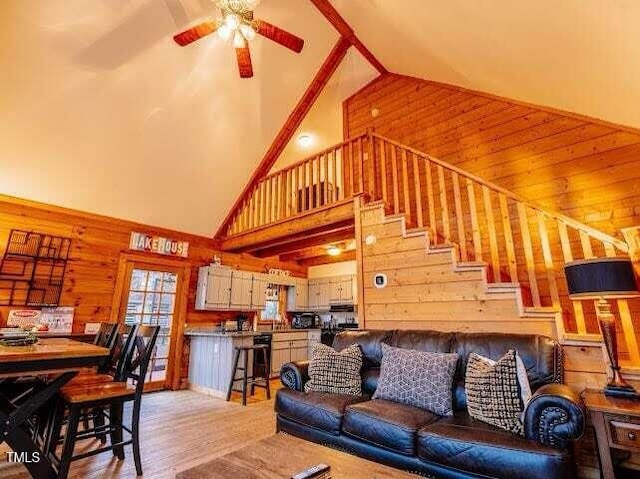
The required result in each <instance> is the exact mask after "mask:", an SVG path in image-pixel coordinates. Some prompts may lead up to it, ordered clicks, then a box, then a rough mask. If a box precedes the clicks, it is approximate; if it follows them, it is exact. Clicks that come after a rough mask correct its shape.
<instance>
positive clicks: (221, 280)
mask: <svg viewBox="0 0 640 479" xmlns="http://www.w3.org/2000/svg"><path fill="white" fill-rule="evenodd" d="M231 274H232V270H231V268H225V267H222V266H219V267H208V266H204V267H202V268H200V270H199V271H198V290H197V294H196V309H228V308H229V305H230V303H231Z"/></svg>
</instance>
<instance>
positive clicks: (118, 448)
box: [52, 325, 160, 479]
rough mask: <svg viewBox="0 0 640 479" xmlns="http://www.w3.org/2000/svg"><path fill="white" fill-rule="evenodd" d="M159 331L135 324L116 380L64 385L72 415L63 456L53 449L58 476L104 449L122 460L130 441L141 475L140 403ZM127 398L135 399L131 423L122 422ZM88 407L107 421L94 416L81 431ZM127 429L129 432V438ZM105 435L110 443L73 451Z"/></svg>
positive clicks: (63, 394)
mask: <svg viewBox="0 0 640 479" xmlns="http://www.w3.org/2000/svg"><path fill="white" fill-rule="evenodd" d="M159 331H160V327H159V326H146V325H137V326H133V328H132V330H131V332H130V334H129V335H128V338H127V339H126V341H125V342H124V349H123V357H124V360H123V361H122V370H121V371H120V372H116V379H117V380H114V381H111V382H105V383H96V384H80V385H75V386H73V385H71V386H65V387H63V388H62V390H61V392H60V397H61V399H62V402H63V404H64V408H65V409H67V410H68V411H69V415H68V423H67V430H66V432H65V435H64V438H63V439H62V444H63V447H62V452H61V454H60V457H58V456H57V455H56V453H55V451H52V456H53V458H54V461H55V462H57V463H58V464H59V466H58V477H59V478H61V479H65V478H66V477H67V475H68V473H69V467H70V465H71V462H72V461H75V460H78V459H82V458H85V457H89V456H93V455H95V454H100V453H102V452H105V451H109V450H111V451H113V454H114V455H115V456H116V457H117V458H118V459H119V460H123V459H124V457H125V455H124V446H127V445H132V449H133V457H134V461H135V466H136V472H137V474H138V475H142V462H141V458H140V434H139V430H140V406H141V402H142V393H143V391H144V382H145V377H146V375H147V370H148V367H149V362H150V360H151V356H152V354H153V350H154V347H155V343H156V339H157V337H158V332H159ZM119 373H120V374H119ZM118 374H119V375H118ZM127 402H133V408H132V415H131V425H130V427H127V426H125V425H124V423H123V409H124V404H125V403H127ZM87 411H91V413H92V414H93V413H94V412H96V411H98V412H99V414H100V415H101V416H102V418H103V419H104V421H95V420H94V426H93V427H92V428H89V429H88V430H82V431H79V430H78V426H79V423H80V421H81V420H82V419H83V416H84V415H85V414H87ZM124 432H126V433H128V435H129V436H130V437H129V438H128V439H126V440H125V439H124ZM106 435H109V436H110V444H109V445H107V446H102V447H99V448H97V449H94V450H91V451H87V452H83V453H80V454H77V455H74V454H73V453H74V447H75V443H76V441H79V440H82V439H88V438H101V437H106ZM56 443H57V441H56ZM54 450H55V448H54Z"/></svg>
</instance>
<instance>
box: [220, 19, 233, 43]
mask: <svg viewBox="0 0 640 479" xmlns="http://www.w3.org/2000/svg"><path fill="white" fill-rule="evenodd" d="M218 36H219V37H220V38H222V39H223V40H224V41H225V42H226V41H227V40H229V38H231V29H230V28H229V27H228V26H227V24H226V23H223V24H222V25H221V26H220V28H218Z"/></svg>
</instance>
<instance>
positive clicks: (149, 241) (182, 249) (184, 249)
mask: <svg viewBox="0 0 640 479" xmlns="http://www.w3.org/2000/svg"><path fill="white" fill-rule="evenodd" d="M129 249H132V250H134V251H146V252H147V253H156V254H163V255H166V256H179V257H181V258H186V257H187V256H188V255H189V243H188V242H186V241H176V240H172V239H169V238H163V237H162V236H151V235H146V234H144V233H136V232H135V231H133V232H131V241H129Z"/></svg>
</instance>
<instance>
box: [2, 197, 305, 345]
mask: <svg viewBox="0 0 640 479" xmlns="http://www.w3.org/2000/svg"><path fill="white" fill-rule="evenodd" d="M11 229H24V230H30V231H38V232H43V233H50V234H55V235H59V236H66V237H69V238H71V239H72V245H71V253H70V258H69V261H68V263H67V271H66V275H65V280H64V285H63V292H62V296H61V300H60V305H61V306H74V307H75V319H74V325H73V329H74V332H82V331H84V325H85V323H87V322H99V321H109V319H110V318H111V308H112V303H113V295H114V290H115V283H116V275H117V270H118V261H119V258H120V254H121V253H124V252H129V238H130V235H131V232H132V231H138V232H142V233H147V234H153V235H161V236H165V237H169V238H172V239H177V240H184V241H188V242H189V257H188V258H187V259H185V260H184V261H186V262H188V263H189V264H190V265H191V268H192V272H191V284H190V285H189V294H188V305H187V317H186V322H187V324H204V323H217V322H220V321H222V320H225V319H230V318H232V317H233V316H234V315H235V313H231V312H210V311H196V310H195V309H194V304H195V290H196V282H197V278H198V271H197V269H198V267H200V266H202V265H205V264H208V263H209V262H211V260H212V258H213V256H214V255H215V254H217V255H219V256H220V257H221V258H222V262H223V264H226V265H229V266H232V267H236V268H241V269H245V270H250V271H264V270H265V268H267V267H281V268H284V269H289V270H292V271H293V272H294V274H296V275H298V276H306V270H305V269H304V268H302V267H300V266H298V265H294V264H289V263H286V264H284V263H280V262H277V261H271V260H269V259H263V258H255V257H253V256H250V255H237V254H231V253H224V252H220V251H218V250H217V249H216V245H217V242H215V241H214V240H212V239H209V238H204V237H201V236H194V235H190V234H185V233H181V232H178V231H171V230H166V229H162V228H155V227H151V226H148V225H141V224H137V223H132V222H129V221H123V220H119V219H115V218H108V217H104V216H99V215H93V214H86V213H82V212H78V211H73V210H68V209H64V208H58V207H55V206H49V205H43V204H39V203H34V202H29V201H24V200H18V199H14V198H9V197H4V196H0V255H2V254H4V249H5V247H6V244H7V239H8V236H9V232H10V231H11ZM141 254H143V255H147V256H151V257H153V256H155V255H152V254H146V253H141ZM158 257H159V258H166V257H164V256H158ZM14 308H15V307H7V306H0V325H4V324H6V317H7V314H8V311H9V309H14Z"/></svg>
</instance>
